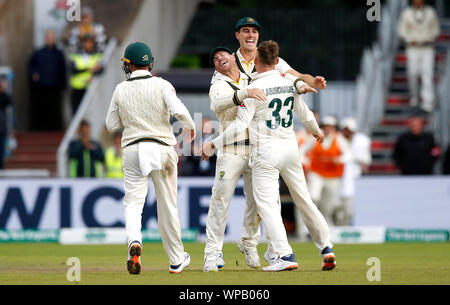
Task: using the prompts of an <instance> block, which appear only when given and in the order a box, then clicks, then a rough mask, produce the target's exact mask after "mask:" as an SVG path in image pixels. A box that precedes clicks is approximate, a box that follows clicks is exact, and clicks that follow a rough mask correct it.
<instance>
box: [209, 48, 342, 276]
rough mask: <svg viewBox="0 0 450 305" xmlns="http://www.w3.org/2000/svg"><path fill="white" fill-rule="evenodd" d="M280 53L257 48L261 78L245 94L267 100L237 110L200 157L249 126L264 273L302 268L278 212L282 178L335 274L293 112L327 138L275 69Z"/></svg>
mask: <svg viewBox="0 0 450 305" xmlns="http://www.w3.org/2000/svg"><path fill="white" fill-rule="evenodd" d="M278 53H279V47H278V44H277V43H276V42H273V41H266V42H263V43H261V45H260V46H259V47H258V48H257V55H256V58H255V60H254V64H255V68H256V72H257V73H258V74H257V75H256V76H254V77H253V80H252V83H251V84H250V85H249V86H248V87H247V90H251V89H261V90H262V91H263V92H264V93H265V95H266V97H267V98H266V101H262V100H257V99H255V98H247V99H245V100H244V101H243V103H241V105H240V107H238V110H237V117H236V120H235V121H233V122H232V123H231V124H229V126H228V127H227V129H226V130H225V131H224V132H222V133H221V135H220V136H218V137H217V138H216V139H214V140H213V141H212V142H207V143H205V144H204V145H203V147H202V153H203V157H204V158H208V157H209V156H210V155H212V153H213V152H214V150H215V148H216V147H217V148H222V147H226V146H227V145H229V144H231V143H233V141H234V139H235V136H236V135H239V134H241V133H242V132H245V130H246V128H247V127H248V128H249V139H250V141H249V144H250V146H251V153H250V158H249V166H250V168H251V171H252V184H253V188H252V191H253V196H254V200H255V202H256V207H257V211H258V214H259V216H260V217H261V219H262V221H263V223H264V225H265V227H266V231H267V234H268V236H270V240H269V242H270V244H271V248H272V251H273V253H271V258H270V260H269V261H270V266H268V267H265V268H263V270H264V271H283V270H292V269H296V268H297V267H298V264H297V261H296V257H295V254H294V253H293V250H292V248H291V247H290V245H289V243H288V239H287V234H286V230H285V228H284V225H283V222H282V218H281V213H280V207H279V201H278V198H279V184H278V179H279V176H280V175H281V177H282V178H283V180H284V181H285V183H286V185H287V186H288V188H289V191H290V193H291V195H292V198H293V200H294V202H295V204H296V206H297V208H298V209H299V210H300V213H301V214H302V217H303V220H304V222H305V225H306V226H307V228H308V230H309V232H310V234H311V237H312V240H313V242H314V243H315V245H316V246H317V248H318V249H319V250H320V252H321V254H322V257H323V264H322V269H323V270H331V269H334V268H335V266H336V259H335V256H334V254H333V251H332V244H331V242H330V236H329V229H328V225H327V223H326V221H325V219H324V217H323V216H322V214H321V213H320V212H319V210H318V209H317V207H316V205H315V204H314V203H313V201H312V200H311V196H310V195H309V192H308V189H307V185H306V181H305V177H304V174H303V169H302V165H301V157H300V154H299V151H298V146H297V141H296V137H295V133H294V130H293V124H292V122H293V115H294V112H295V113H296V114H297V115H298V117H299V118H300V120H301V121H302V122H303V123H304V124H305V126H306V128H307V129H308V130H309V131H310V132H311V133H312V134H313V136H314V137H315V138H316V139H317V140H318V141H322V140H323V133H322V131H321V130H320V129H319V126H318V125H317V122H316V120H315V118H314V115H313V113H312V112H311V111H310V110H309V109H308V107H307V105H306V104H305V103H304V101H303V99H302V98H301V97H300V96H299V94H298V92H297V88H296V87H295V86H294V84H293V83H292V82H291V81H290V80H288V79H286V78H284V77H282V75H281V74H280V72H279V71H277V70H276V69H275V66H276V64H277V63H278V62H279V59H278ZM295 83H297V81H296V82H295Z"/></svg>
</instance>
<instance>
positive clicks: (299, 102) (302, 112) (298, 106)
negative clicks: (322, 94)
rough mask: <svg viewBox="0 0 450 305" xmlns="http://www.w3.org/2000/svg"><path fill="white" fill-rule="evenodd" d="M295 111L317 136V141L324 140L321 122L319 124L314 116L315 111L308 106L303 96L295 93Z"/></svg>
mask: <svg viewBox="0 0 450 305" xmlns="http://www.w3.org/2000/svg"><path fill="white" fill-rule="evenodd" d="M294 97H295V101H294V111H295V113H296V114H297V115H298V118H299V119H300V121H302V122H303V124H305V127H306V128H307V129H308V130H309V132H311V134H312V135H313V136H314V137H315V138H316V140H317V141H319V142H322V141H323V132H322V130H321V129H320V128H319V124H317V121H316V118H315V117H314V113H313V112H312V111H311V110H310V109H309V108H308V105H306V103H305V101H304V100H303V98H302V97H301V96H300V95H298V94H294Z"/></svg>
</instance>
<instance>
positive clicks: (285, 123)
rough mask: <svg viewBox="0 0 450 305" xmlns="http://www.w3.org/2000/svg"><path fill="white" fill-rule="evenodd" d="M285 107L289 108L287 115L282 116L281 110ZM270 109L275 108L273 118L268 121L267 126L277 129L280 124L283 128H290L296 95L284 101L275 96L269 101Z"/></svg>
mask: <svg viewBox="0 0 450 305" xmlns="http://www.w3.org/2000/svg"><path fill="white" fill-rule="evenodd" d="M283 108H288V110H287V111H286V117H281V114H280V112H281V110H282V109H283ZM269 109H274V111H273V112H272V118H271V119H270V120H267V121H266V125H267V127H269V128H270V129H277V128H278V127H279V126H280V125H281V127H283V128H288V127H290V126H291V125H292V119H293V114H292V109H294V97H293V96H290V97H288V98H287V99H286V100H285V101H284V102H282V101H281V100H280V99H279V98H274V99H273V100H272V101H270V103H269Z"/></svg>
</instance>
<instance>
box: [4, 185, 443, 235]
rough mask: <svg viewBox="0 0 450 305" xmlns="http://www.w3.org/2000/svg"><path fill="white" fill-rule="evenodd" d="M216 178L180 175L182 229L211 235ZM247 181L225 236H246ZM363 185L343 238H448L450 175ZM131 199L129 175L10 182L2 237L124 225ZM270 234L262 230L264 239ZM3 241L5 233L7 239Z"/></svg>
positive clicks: (148, 220)
mask: <svg viewBox="0 0 450 305" xmlns="http://www.w3.org/2000/svg"><path fill="white" fill-rule="evenodd" d="M213 183H214V180H213V179H212V178H210V177H206V178H184V177H183V178H180V179H179V188H178V207H179V215H180V222H181V227H182V229H184V230H185V231H186V230H188V231H187V232H189V230H194V231H196V232H197V233H198V239H199V240H200V241H203V240H204V239H205V224H206V216H207V213H208V205H209V200H210V195H211V187H212V185H213ZM242 186H243V184H242V181H240V182H239V184H238V186H237V188H236V191H235V195H234V197H233V199H232V202H231V205H230V210H229V219H228V224H227V228H226V232H225V241H237V240H238V239H239V238H240V235H241V230H242V223H243V214H244V209H245V197H244V194H243V188H242ZM356 189H357V195H356V197H355V225H356V226H355V227H353V228H333V230H332V235H333V236H334V237H333V239H334V240H335V242H336V241H338V242H352V241H353V242H356V241H357V242H382V241H384V238H385V236H386V239H388V238H387V237H389V238H390V239H391V240H392V239H394V240H395V239H400V237H401V238H404V239H408V238H409V239H411V238H416V237H417V238H419V239H420V238H422V239H426V238H435V237H436V235H438V236H439V238H440V239H443V240H445V239H446V241H448V229H450V221H449V218H448V215H450V204H449V203H450V178H448V177H433V178H428V179H423V178H422V177H411V178H404V177H395V178H390V177H364V178H363V179H361V180H359V181H358V182H357V185H356ZM123 196H124V191H123V182H122V181H121V180H113V179H77V180H75V179H31V180H27V179H17V180H8V181H3V183H1V185H0V231H1V232H2V233H1V234H0V235H2V234H3V235H4V234H6V233H5V232H8V231H11V230H12V231H15V230H24V229H27V230H32V231H31V232H34V231H33V230H40V231H41V230H44V231H42V232H44V233H43V234H44V235H45V232H46V231H45V230H47V232H50V233H49V234H50V236H53V235H55V234H56V233H54V232H55V230H56V231H58V230H60V229H67V228H75V229H86V228H91V229H92V228H96V229H95V230H98V229H97V228H122V229H123V227H124V220H123V214H124V207H123V204H122V198H123ZM142 223H143V228H145V229H147V230H153V231H154V230H156V229H157V228H158V226H157V216H156V198H155V193H154V190H153V186H152V184H151V183H150V191H149V195H148V196H147V203H146V206H145V208H144V212H143V220H142ZM405 230H406V231H405ZM424 230H425V231H424ZM52 232H53V233H52ZM424 232H425V233H424ZM426 232H428V233H426ZM21 234H22V233H21ZM52 234H53V235H52ZM105 234H106V233H105ZM426 234H429V235H426ZM425 235H426V236H428V237H424V236H425ZM264 236H265V235H264V230H263V228H262V241H264ZM429 236H431V237H429ZM446 236H447V237H446ZM380 238H381V239H380ZM1 239H4V238H2V237H1V236H0V240H1Z"/></svg>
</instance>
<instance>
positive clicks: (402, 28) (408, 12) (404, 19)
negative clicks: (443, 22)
mask: <svg viewBox="0 0 450 305" xmlns="http://www.w3.org/2000/svg"><path fill="white" fill-rule="evenodd" d="M439 31H440V28H439V19H438V16H437V14H436V12H435V10H434V9H433V8H432V7H431V6H428V5H425V6H424V7H423V8H422V9H416V8H414V7H407V8H406V9H405V10H404V11H403V12H402V14H401V15H400V20H399V22H398V34H399V35H400V37H401V38H402V39H403V40H404V41H405V42H406V43H407V44H410V43H412V42H413V41H415V42H416V43H417V44H419V46H420V45H421V44H422V45H423V44H430V43H433V42H434V41H435V40H436V38H437V37H438V36H439Z"/></svg>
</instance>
